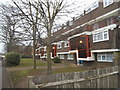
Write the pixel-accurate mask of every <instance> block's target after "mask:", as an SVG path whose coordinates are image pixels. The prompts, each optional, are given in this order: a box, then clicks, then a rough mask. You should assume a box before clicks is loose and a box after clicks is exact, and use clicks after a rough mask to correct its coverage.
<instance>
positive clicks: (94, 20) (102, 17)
mask: <svg viewBox="0 0 120 90" xmlns="http://www.w3.org/2000/svg"><path fill="white" fill-rule="evenodd" d="M119 10H120V8H118V9H115V10H113V11H111V12H109V13H107V14H104V15H102V16H99V17H97V18H95V19H93V20H90V21H89V22H86V23H84V24H82V25H80V26H77V27H75V28H73V29H71V30H69V31H67V32H65V33H63V34H62V35H65V34H67V33H69V32H71V31H73V30H75V29H77V28H80V27H83V26H85V25H86V24H90V23H92V22H96V21H98V20H101V19H104V18H106V17H108V16H109V15H111V14H113V13H115V12H117V11H119Z"/></svg>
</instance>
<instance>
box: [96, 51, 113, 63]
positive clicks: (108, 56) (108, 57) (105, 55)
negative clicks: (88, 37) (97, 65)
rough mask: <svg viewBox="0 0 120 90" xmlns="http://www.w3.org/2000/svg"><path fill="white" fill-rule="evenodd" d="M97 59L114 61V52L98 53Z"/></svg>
mask: <svg viewBox="0 0 120 90" xmlns="http://www.w3.org/2000/svg"><path fill="white" fill-rule="evenodd" d="M97 60H98V61H107V62H113V53H98V54H97Z"/></svg>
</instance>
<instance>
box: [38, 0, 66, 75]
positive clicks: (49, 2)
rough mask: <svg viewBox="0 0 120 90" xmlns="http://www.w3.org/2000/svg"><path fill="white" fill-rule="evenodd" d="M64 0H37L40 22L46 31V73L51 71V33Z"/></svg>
mask: <svg viewBox="0 0 120 90" xmlns="http://www.w3.org/2000/svg"><path fill="white" fill-rule="evenodd" d="M63 1H64V0H44V1H42V0H39V8H40V9H39V10H38V11H39V13H40V15H41V18H42V21H41V22H42V24H43V26H44V28H45V29H46V31H47V74H48V75H49V74H51V73H52V65H51V55H50V53H51V41H52V40H51V34H52V30H53V25H54V23H55V19H56V17H57V16H58V14H59V13H60V11H62V10H63V8H64V7H65V5H64V3H63Z"/></svg>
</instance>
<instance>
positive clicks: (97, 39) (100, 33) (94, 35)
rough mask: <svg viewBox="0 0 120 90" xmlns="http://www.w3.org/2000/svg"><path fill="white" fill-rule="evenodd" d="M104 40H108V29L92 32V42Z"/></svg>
mask: <svg viewBox="0 0 120 90" xmlns="http://www.w3.org/2000/svg"><path fill="white" fill-rule="evenodd" d="M100 35H101V36H100ZM105 35H107V37H106V38H105ZM106 40H109V31H108V30H104V31H99V32H96V33H94V34H93V43H95V42H101V41H106Z"/></svg>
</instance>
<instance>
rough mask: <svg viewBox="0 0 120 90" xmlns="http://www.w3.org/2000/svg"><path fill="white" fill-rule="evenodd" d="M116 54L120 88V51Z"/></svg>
mask: <svg viewBox="0 0 120 90" xmlns="http://www.w3.org/2000/svg"><path fill="white" fill-rule="evenodd" d="M114 55H115V60H116V62H117V66H118V88H120V52H115V53H114Z"/></svg>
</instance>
